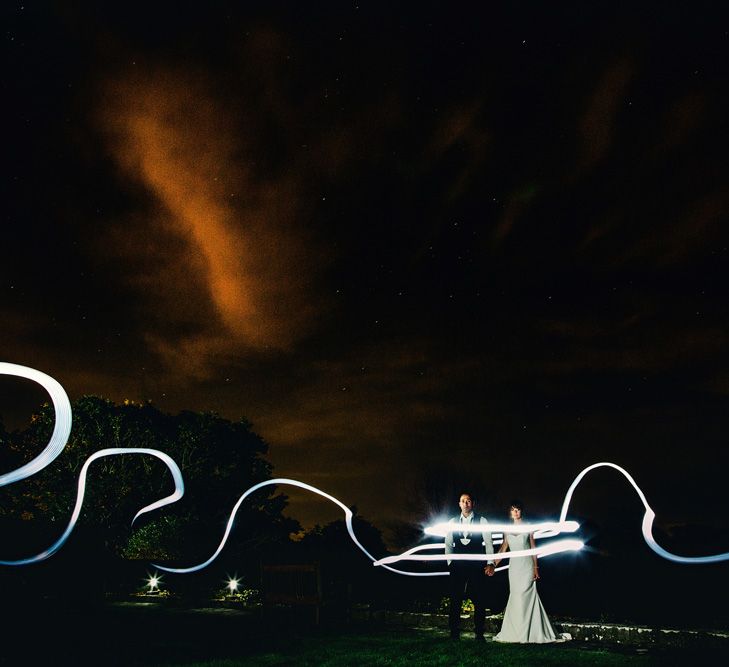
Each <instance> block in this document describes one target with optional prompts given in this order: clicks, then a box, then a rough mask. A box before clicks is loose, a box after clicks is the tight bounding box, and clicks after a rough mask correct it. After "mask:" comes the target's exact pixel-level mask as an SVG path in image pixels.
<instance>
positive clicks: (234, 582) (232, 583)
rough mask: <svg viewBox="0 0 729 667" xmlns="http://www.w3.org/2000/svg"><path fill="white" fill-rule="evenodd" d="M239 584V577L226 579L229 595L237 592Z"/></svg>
mask: <svg viewBox="0 0 729 667" xmlns="http://www.w3.org/2000/svg"><path fill="white" fill-rule="evenodd" d="M239 585H240V579H234V578H233V577H230V578H229V579H228V591H230V593H231V595H232V594H233V593H237V592H238V586H239Z"/></svg>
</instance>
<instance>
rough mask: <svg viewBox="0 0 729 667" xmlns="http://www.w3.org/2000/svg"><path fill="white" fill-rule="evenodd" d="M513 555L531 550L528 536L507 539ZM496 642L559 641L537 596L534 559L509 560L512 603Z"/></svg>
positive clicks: (508, 606) (509, 536) (530, 642)
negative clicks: (516, 552)
mask: <svg viewBox="0 0 729 667" xmlns="http://www.w3.org/2000/svg"><path fill="white" fill-rule="evenodd" d="M504 539H507V540H508V543H509V549H510V550H511V551H522V550H524V549H529V548H530V544H529V535H528V534H527V533H520V534H518V535H504ZM494 641H497V642H519V643H523V644H524V643H529V644H546V643H548V642H554V641H560V639H559V638H557V636H556V635H555V634H554V630H553V629H552V624H551V623H550V622H549V618H548V617H547V612H545V611H544V607H543V606H542V601H541V600H540V599H539V594H538V593H537V582H536V581H534V561H533V559H532V557H531V556H525V557H522V558H510V559H509V601H508V602H507V603H506V611H505V612H504V621H503V623H502V624H501V632H499V634H497V635H496V636H495V637H494Z"/></svg>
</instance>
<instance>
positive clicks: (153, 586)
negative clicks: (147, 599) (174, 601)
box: [147, 574, 162, 593]
mask: <svg viewBox="0 0 729 667" xmlns="http://www.w3.org/2000/svg"><path fill="white" fill-rule="evenodd" d="M161 580H162V577H160V576H159V575H157V574H152V575H150V577H149V579H147V586H149V592H150V593H152V592H154V591H156V590H159V582H160V581H161Z"/></svg>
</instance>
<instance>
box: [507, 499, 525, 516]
mask: <svg viewBox="0 0 729 667" xmlns="http://www.w3.org/2000/svg"><path fill="white" fill-rule="evenodd" d="M512 507H515V508H516V509H518V510H521V512H522V514H523V513H524V503H523V502H522V501H521V500H519V499H518V498H514V500H512V501H511V502H510V503H509V509H511V508H512Z"/></svg>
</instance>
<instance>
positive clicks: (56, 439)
mask: <svg viewBox="0 0 729 667" xmlns="http://www.w3.org/2000/svg"><path fill="white" fill-rule="evenodd" d="M0 375H15V376H16V377H21V378H26V379H28V380H33V382H37V383H38V384H39V385H41V386H42V387H43V389H45V390H46V391H47V392H48V394H49V396H50V397H51V402H52V403H53V410H54V412H55V414H56V423H55V424H54V426H53V433H52V434H51V439H50V440H49V441H48V444H47V445H46V447H45V449H44V450H43V451H42V452H41V453H40V454H38V456H36V457H35V458H34V459H33V460H32V461H29V462H28V463H26V464H25V465H23V466H20V468H16V469H15V470H13V471H11V472H8V473H5V474H4V475H0V486H5V485H7V484H12V483H13V482H19V481H20V480H21V479H25V478H26V477H30V476H31V475H35V473H37V472H39V471H40V470H43V468H45V467H46V466H47V465H48V464H49V463H50V462H51V461H53V459H55V458H56V457H57V456H58V455H59V454H60V453H61V452H62V451H63V448H64V447H65V446H66V442H67V441H68V436H69V435H70V434H71V403H70V401H69V400H68V395H67V394H66V392H65V391H64V389H63V387H62V386H61V385H60V383H59V382H58V381H56V380H54V379H53V378H52V377H51V376H50V375H46V374H45V373H41V372H40V371H37V370H35V369H34V368H28V367H27V366H18V364H9V363H7V362H6V361H0Z"/></svg>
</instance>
